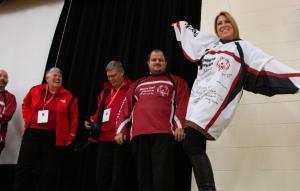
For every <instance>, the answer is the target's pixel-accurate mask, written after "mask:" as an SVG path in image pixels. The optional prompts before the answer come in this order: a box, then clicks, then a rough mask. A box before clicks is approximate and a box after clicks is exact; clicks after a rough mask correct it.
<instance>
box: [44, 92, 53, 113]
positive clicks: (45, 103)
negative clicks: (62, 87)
mask: <svg viewBox="0 0 300 191" xmlns="http://www.w3.org/2000/svg"><path fill="white" fill-rule="evenodd" d="M47 93H48V87H47V88H46V93H45V96H44V105H43V110H44V109H45V106H46V105H47V104H48V103H50V102H51V101H52V100H53V98H54V97H55V94H53V95H52V97H51V98H50V99H49V100H48V101H47V102H46V97H47Z"/></svg>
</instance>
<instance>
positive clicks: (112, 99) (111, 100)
mask: <svg viewBox="0 0 300 191" xmlns="http://www.w3.org/2000/svg"><path fill="white" fill-rule="evenodd" d="M121 87H122V86H121ZM121 87H119V88H118V90H117V92H116V93H115V94H114V96H113V95H112V94H113V91H111V94H110V97H111V99H110V102H109V103H108V105H107V107H109V106H110V104H111V103H112V102H113V101H114V100H115V98H116V97H117V94H118V93H119V90H120V89H121Z"/></svg>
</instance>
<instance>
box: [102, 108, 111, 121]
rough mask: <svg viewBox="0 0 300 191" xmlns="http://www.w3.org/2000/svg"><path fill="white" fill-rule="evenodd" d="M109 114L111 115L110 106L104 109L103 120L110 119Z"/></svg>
mask: <svg viewBox="0 0 300 191" xmlns="http://www.w3.org/2000/svg"><path fill="white" fill-rule="evenodd" d="M109 116H110V108H108V109H105V110H104V111H103V117H102V122H107V121H109Z"/></svg>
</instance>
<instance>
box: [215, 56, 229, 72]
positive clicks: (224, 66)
mask: <svg viewBox="0 0 300 191" xmlns="http://www.w3.org/2000/svg"><path fill="white" fill-rule="evenodd" d="M217 67H218V71H223V72H224V71H226V70H228V69H229V68H230V62H229V60H228V59H227V58H224V57H221V58H220V59H219V61H218V63H217Z"/></svg>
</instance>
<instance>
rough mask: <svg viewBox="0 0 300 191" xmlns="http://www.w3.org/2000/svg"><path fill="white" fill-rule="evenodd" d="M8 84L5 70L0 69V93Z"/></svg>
mask: <svg viewBox="0 0 300 191" xmlns="http://www.w3.org/2000/svg"><path fill="white" fill-rule="evenodd" d="M7 83H8V74H7V72H6V71H5V70H3V69H0V91H4V90H5V87H6V85H7Z"/></svg>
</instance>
